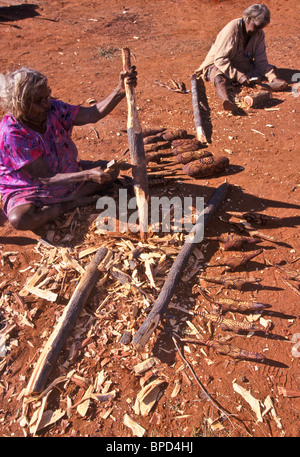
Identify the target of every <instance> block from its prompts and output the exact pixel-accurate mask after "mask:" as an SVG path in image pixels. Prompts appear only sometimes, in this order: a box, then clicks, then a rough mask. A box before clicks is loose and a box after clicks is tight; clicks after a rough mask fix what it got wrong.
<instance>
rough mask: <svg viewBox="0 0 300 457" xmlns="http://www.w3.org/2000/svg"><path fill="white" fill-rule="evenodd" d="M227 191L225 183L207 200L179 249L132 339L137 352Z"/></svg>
mask: <svg viewBox="0 0 300 457" xmlns="http://www.w3.org/2000/svg"><path fill="white" fill-rule="evenodd" d="M227 190H228V184H227V183H226V182H225V183H223V184H222V185H221V186H219V187H218V188H217V189H216V190H215V192H214V193H213V195H212V197H211V198H210V199H209V201H208V203H207V206H206V208H205V209H204V211H202V213H201V214H200V216H199V217H198V220H197V222H196V224H195V226H194V227H193V230H192V231H191V232H190V234H189V236H188V237H187V240H186V242H185V244H184V245H183V247H182V248H181V250H180V252H179V254H178V256H177V257H176V259H175V262H174V263H173V265H172V267H171V269H170V271H169V274H168V276H167V278H166V281H165V283H164V285H163V287H162V289H161V292H160V294H159V296H158V298H157V300H156V301H155V303H154V304H153V307H152V309H151V311H150V313H149V314H148V316H147V318H146V319H145V321H144V322H143V324H142V325H141V327H140V328H139V330H138V331H137V333H136V334H135V336H134V338H133V341H132V342H133V345H134V346H136V347H137V349H138V350H140V349H141V348H143V346H144V345H145V344H146V343H147V341H148V340H149V338H150V336H151V334H152V333H153V332H154V330H155V329H156V327H157V325H158V323H159V321H160V319H161V317H162V315H163V314H164V312H165V310H166V308H167V306H168V304H169V302H170V300H171V297H172V295H173V293H174V291H175V288H176V286H177V284H178V282H179V279H180V277H181V275H182V273H183V271H184V269H185V267H186V264H187V262H188V260H189V258H190V256H191V255H192V253H193V250H194V248H195V246H196V244H197V242H195V240H199V239H201V234H202V233H203V231H204V228H205V227H206V225H207V224H208V222H209V221H210V219H211V217H212V216H213V214H214V213H215V211H216V210H217V208H218V207H219V205H220V203H221V202H222V200H223V199H224V198H225V195H226V193H227Z"/></svg>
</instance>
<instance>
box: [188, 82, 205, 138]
mask: <svg viewBox="0 0 300 457" xmlns="http://www.w3.org/2000/svg"><path fill="white" fill-rule="evenodd" d="M197 84H203V81H202V79H199V81H198V80H197V77H196V75H195V74H193V75H192V76H191V92H192V104H193V114H194V121H195V127H196V137H197V139H198V140H199V141H201V143H206V142H207V138H206V135H205V131H204V128H203V121H202V116H201V111H200V98H199V92H198V85H197ZM203 86H204V85H203ZM204 90H205V88H204Z"/></svg>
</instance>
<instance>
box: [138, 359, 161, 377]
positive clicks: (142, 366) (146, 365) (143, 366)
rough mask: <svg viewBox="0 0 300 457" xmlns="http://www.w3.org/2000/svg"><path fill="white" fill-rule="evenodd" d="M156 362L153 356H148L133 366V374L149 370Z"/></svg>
mask: <svg viewBox="0 0 300 457" xmlns="http://www.w3.org/2000/svg"><path fill="white" fill-rule="evenodd" d="M156 363H157V359H156V358H155V357H150V358H149V359H146V360H144V361H143V362H141V363H138V364H137V365H135V366H134V367H133V370H134V372H135V374H141V373H144V372H145V371H147V370H150V368H152V367H153V366H154V365H155V364H156Z"/></svg>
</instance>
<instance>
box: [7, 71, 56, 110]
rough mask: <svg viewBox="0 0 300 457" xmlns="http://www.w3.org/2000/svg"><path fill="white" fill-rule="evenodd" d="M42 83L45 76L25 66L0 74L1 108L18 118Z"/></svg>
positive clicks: (29, 104) (28, 105) (45, 81)
mask: <svg viewBox="0 0 300 457" xmlns="http://www.w3.org/2000/svg"><path fill="white" fill-rule="evenodd" d="M43 84H47V78H46V76H44V75H43V74H42V73H40V72H39V71H36V70H32V69H31V68H27V67H22V68H20V69H19V70H15V71H13V72H11V73H7V74H6V75H4V74H0V102H1V106H2V108H3V109H4V110H5V111H7V112H10V113H11V114H12V115H13V116H14V117H15V118H16V119H18V118H20V117H21V116H22V114H23V113H24V112H26V111H28V109H29V108H30V106H31V103H32V101H33V97H34V94H35V91H36V89H37V88H38V87H40V86H42V85H43Z"/></svg>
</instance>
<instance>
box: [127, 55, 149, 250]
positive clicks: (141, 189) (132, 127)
mask: <svg viewBox="0 0 300 457" xmlns="http://www.w3.org/2000/svg"><path fill="white" fill-rule="evenodd" d="M122 61H123V70H124V71H129V70H130V68H131V59H130V50H129V49H128V48H123V49H122ZM125 90H126V98H127V106H128V117H127V136H128V143H129V149H130V158H131V164H132V165H133V168H132V178H133V185H134V192H135V196H136V202H137V208H138V214H139V228H140V236H141V239H142V241H143V242H144V241H146V239H147V235H148V193H149V190H148V176H147V162H146V156H145V149H144V141H143V132H142V128H141V126H140V123H139V119H138V112H137V106H136V98H135V90H134V88H133V87H131V86H129V85H128V84H125Z"/></svg>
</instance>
